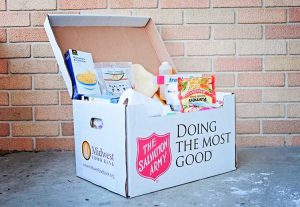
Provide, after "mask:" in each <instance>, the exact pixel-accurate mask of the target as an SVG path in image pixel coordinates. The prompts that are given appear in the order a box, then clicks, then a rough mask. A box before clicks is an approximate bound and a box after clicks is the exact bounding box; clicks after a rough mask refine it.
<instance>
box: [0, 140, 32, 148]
mask: <svg viewBox="0 0 300 207" xmlns="http://www.w3.org/2000/svg"><path fill="white" fill-rule="evenodd" d="M0 149H1V150H9V151H15V150H16V151H32V150H33V141H32V139H31V138H2V139H0Z"/></svg>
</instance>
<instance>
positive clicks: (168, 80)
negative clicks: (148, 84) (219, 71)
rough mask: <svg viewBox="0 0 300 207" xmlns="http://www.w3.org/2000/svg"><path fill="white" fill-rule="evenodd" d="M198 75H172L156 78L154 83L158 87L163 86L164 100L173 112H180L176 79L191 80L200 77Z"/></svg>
mask: <svg viewBox="0 0 300 207" xmlns="http://www.w3.org/2000/svg"><path fill="white" fill-rule="evenodd" d="M201 76H202V75H201V74H200V73H185V74H174V75H164V76H157V77H156V82H157V83H158V84H159V86H160V87H162V86H165V87H164V89H165V93H164V94H165V98H166V102H167V104H169V105H170V106H171V108H172V110H173V111H180V102H179V99H178V94H179V92H178V78H179V77H181V78H191V77H201Z"/></svg>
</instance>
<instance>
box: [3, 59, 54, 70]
mask: <svg viewBox="0 0 300 207" xmlns="http://www.w3.org/2000/svg"><path fill="white" fill-rule="evenodd" d="M8 69H9V71H10V72H11V73H21V74H26V73H38V74H40V73H57V72H58V67H57V62H56V60H54V59H45V58H44V59H13V60H9V62H8Z"/></svg>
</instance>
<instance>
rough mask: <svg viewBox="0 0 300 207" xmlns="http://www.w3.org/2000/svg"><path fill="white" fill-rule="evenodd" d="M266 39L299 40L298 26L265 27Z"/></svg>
mask: <svg viewBox="0 0 300 207" xmlns="http://www.w3.org/2000/svg"><path fill="white" fill-rule="evenodd" d="M266 38H267V39H298V38H300V26H295V25H283V26H282V25H272V26H266Z"/></svg>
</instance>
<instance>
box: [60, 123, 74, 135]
mask: <svg viewBox="0 0 300 207" xmlns="http://www.w3.org/2000/svg"><path fill="white" fill-rule="evenodd" d="M61 130H62V135H63V136H73V135H74V124H73V122H65V123H61Z"/></svg>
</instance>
